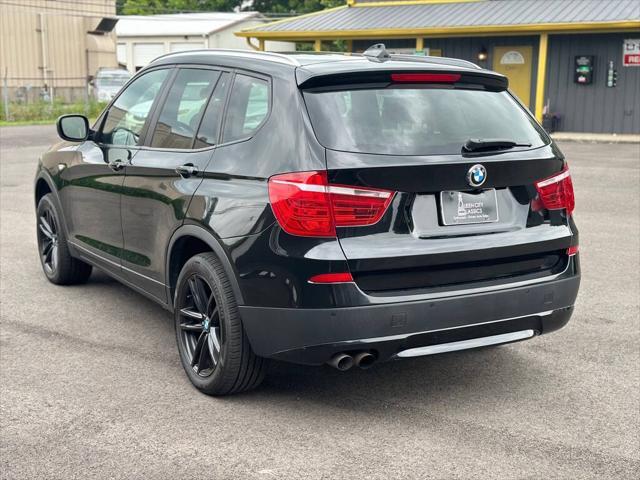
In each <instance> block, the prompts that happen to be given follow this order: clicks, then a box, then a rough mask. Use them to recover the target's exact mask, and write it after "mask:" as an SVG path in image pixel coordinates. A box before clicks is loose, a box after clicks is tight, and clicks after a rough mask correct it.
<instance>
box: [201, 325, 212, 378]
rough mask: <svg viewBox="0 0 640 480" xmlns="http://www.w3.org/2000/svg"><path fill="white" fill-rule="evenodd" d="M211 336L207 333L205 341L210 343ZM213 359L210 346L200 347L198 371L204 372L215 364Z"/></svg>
mask: <svg viewBox="0 0 640 480" xmlns="http://www.w3.org/2000/svg"><path fill="white" fill-rule="evenodd" d="M210 337H211V335H210V334H208V333H205V340H204V342H203V343H206V344H208V343H209V340H208V339H209V338H210ZM212 361H213V359H212V357H211V353H210V352H209V348H208V347H207V345H203V346H202V348H201V349H200V358H199V359H198V372H202V371H203V370H205V369H206V368H209V367H211V366H213V365H214V363H212Z"/></svg>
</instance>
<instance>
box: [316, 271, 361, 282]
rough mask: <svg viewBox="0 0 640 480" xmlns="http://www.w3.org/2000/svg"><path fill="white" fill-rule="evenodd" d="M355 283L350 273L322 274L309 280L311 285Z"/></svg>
mask: <svg viewBox="0 0 640 480" xmlns="http://www.w3.org/2000/svg"><path fill="white" fill-rule="evenodd" d="M348 282H353V277H352V276H351V274H350V273H349V272H345V273H321V274H320V275H314V276H313V277H311V278H310V279H309V283H348Z"/></svg>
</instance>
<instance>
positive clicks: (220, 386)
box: [174, 253, 267, 395]
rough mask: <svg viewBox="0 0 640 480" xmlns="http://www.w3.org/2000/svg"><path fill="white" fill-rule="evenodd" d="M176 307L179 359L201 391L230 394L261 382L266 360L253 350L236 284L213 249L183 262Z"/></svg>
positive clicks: (175, 302) (210, 393) (213, 393)
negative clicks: (245, 328)
mask: <svg viewBox="0 0 640 480" xmlns="http://www.w3.org/2000/svg"><path fill="white" fill-rule="evenodd" d="M194 292H195V293H194ZM174 307H175V313H174V317H175V330H176V341H177V343H178V351H179V353H180V361H181V362H182V366H183V367H184V370H185V372H186V373H187V376H188V377H189V379H190V380H191V383H193V385H194V386H195V387H196V388H197V389H198V390H200V391H201V392H203V393H206V394H208V395H230V394H234V393H240V392H244V391H247V390H251V389H253V388H256V387H257V386H258V385H260V383H261V382H262V380H263V379H264V375H265V371H266V369H267V360H266V359H264V358H262V357H258V356H257V355H255V354H254V353H253V350H252V349H251V345H250V344H249V340H248V339H247V336H246V334H245V332H244V328H243V327H242V320H241V319H240V315H239V313H238V307H237V303H236V299H235V296H234V295H233V290H232V289H231V284H230V283H229V279H228V277H227V275H226V273H225V271H224V268H223V267H222V264H221V263H220V261H219V260H218V257H217V256H216V255H215V254H214V253H202V254H198V255H196V256H194V257H192V258H190V259H189V260H188V261H187V263H186V264H185V265H184V267H183V268H182V271H181V272H180V276H179V277H178V282H177V286H176V294H175V301H174Z"/></svg>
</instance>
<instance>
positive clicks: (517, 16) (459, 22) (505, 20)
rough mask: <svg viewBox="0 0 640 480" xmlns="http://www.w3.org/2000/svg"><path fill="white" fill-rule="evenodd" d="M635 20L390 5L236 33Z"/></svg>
mask: <svg viewBox="0 0 640 480" xmlns="http://www.w3.org/2000/svg"><path fill="white" fill-rule="evenodd" d="M625 21H632V22H635V21H640V2H639V1H638V0H491V1H476V2H468V1H467V2H446V3H418V4H412V3H404V4H403V3H402V2H400V4H398V5H393V4H392V2H391V4H390V2H386V3H378V4H377V5H376V4H371V5H369V4H367V3H360V4H356V5H355V6H351V7H349V6H344V7H339V8H335V9H330V10H325V11H323V12H319V13H316V14H310V15H303V16H300V17H296V18H292V19H287V20H281V21H277V22H273V23H268V24H265V25H261V26H258V27H252V28H250V29H246V30H244V31H242V32H239V34H240V35H245V36H246V35H247V33H249V32H251V33H255V34H257V35H259V34H260V33H275V32H292V33H302V32H337V31H340V32H347V31H354V30H357V31H363V30H377V31H380V30H385V29H386V30H406V31H410V30H412V29H414V30H415V29H420V30H425V29H430V28H432V29H446V28H456V27H457V28H461V27H491V26H495V27H501V26H523V25H548V24H567V23H575V24H582V23H607V22H625Z"/></svg>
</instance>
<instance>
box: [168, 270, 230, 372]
mask: <svg viewBox="0 0 640 480" xmlns="http://www.w3.org/2000/svg"><path fill="white" fill-rule="evenodd" d="M187 285H188V287H187V288H186V289H185V292H184V297H185V298H183V299H182V302H180V305H181V308H180V310H179V315H180V317H181V321H180V325H179V328H180V330H181V331H180V334H179V339H180V341H182V344H183V348H184V351H185V352H186V354H187V356H188V360H189V363H190V365H191V368H192V369H193V371H194V372H195V373H196V374H198V375H199V376H200V377H208V376H210V375H211V374H212V373H213V372H214V370H215V368H216V367H217V365H218V364H219V363H220V361H221V356H220V350H221V348H222V343H223V341H224V332H223V328H222V324H221V323H220V311H219V309H218V305H217V303H216V300H215V297H214V295H213V290H212V288H211V286H210V285H209V284H208V282H207V280H206V279H205V278H204V277H202V276H200V275H198V274H193V275H191V276H190V277H189V279H188V280H187Z"/></svg>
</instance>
